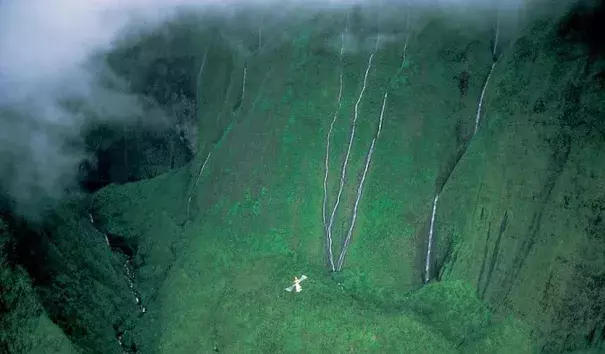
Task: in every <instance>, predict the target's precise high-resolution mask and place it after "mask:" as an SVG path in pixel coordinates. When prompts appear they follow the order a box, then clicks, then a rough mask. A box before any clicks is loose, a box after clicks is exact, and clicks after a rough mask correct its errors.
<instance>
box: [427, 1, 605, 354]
mask: <svg viewBox="0 0 605 354" xmlns="http://www.w3.org/2000/svg"><path fill="white" fill-rule="evenodd" d="M598 11H600V12H602V11H603V9H602V8H601V9H600V10H598ZM595 21H600V22H602V19H600V20H596V18H595V17H594V15H589V14H588V13H586V12H585V11H582V10H579V11H577V12H576V13H573V14H569V15H567V16H566V17H564V18H563V19H562V20H561V21H544V22H541V23H538V24H535V25H533V26H531V27H530V28H529V29H528V30H526V31H525V32H523V33H522V34H521V35H520V37H519V39H517V40H516V41H515V43H514V44H513V45H512V47H511V48H510V49H509V50H508V51H507V52H504V53H503V56H502V58H501V62H499V63H498V64H497V65H498V67H497V69H496V70H495V73H494V77H493V81H492V84H491V85H492V86H491V89H490V93H489V95H488V98H487V99H486V118H485V122H484V124H483V125H482V127H481V131H480V132H479V133H478V134H477V136H476V138H475V139H473V142H472V143H471V145H470V146H469V149H468V151H467V152H466V154H465V155H464V156H463V158H462V159H461V161H460V163H459V164H458V166H457V167H456V170H455V171H454V174H453V175H452V178H451V179H450V181H449V182H448V183H447V184H446V186H445V189H444V192H443V196H442V198H441V199H440V205H439V221H438V223H437V225H438V226H437V234H438V235H443V236H444V237H442V238H441V239H440V241H439V243H440V244H441V249H442V250H446V249H447V247H446V244H447V242H453V244H454V245H455V246H454V247H453V248H452V249H451V250H449V249H448V251H447V252H445V251H444V252H442V255H443V256H445V257H446V258H447V259H446V261H445V267H444V270H443V273H442V276H441V278H442V279H444V280H445V279H464V280H465V281H467V282H469V283H471V284H474V286H475V287H476V288H477V295H478V296H479V297H480V298H482V299H484V300H486V301H487V302H488V303H490V304H491V305H492V306H493V307H494V308H495V309H497V310H498V311H502V312H507V311H511V312H512V313H515V314H516V315H518V317H520V318H523V319H524V320H526V321H527V322H528V323H530V324H531V325H532V327H533V328H535V330H536V333H538V334H539V337H538V342H539V343H540V347H541V349H543V350H544V351H547V352H557V351H561V350H569V349H573V348H578V347H583V346H585V345H589V344H591V343H593V344H594V343H598V344H599V345H602V343H603V340H604V339H605V332H604V328H605V327H604V323H603V310H602V306H601V305H600V304H602V303H603V301H604V300H605V299H604V298H603V296H604V295H605V293H604V292H603V286H604V283H603V268H602V267H603V264H604V262H605V258H604V256H603V252H602V250H603V246H604V242H605V239H603V232H602V220H601V219H602V204H603V182H602V181H603V180H602V178H603V166H602V159H603V151H604V150H603V148H604V147H605V146H604V145H603V143H604V140H603V137H604V135H603V132H604V130H603V119H602V118H603V113H604V112H605V111H604V109H605V105H604V104H603V102H604V98H605V97H604V96H603V92H602V90H603V79H602V76H603V69H604V66H603V57H602V55H601V54H602V50H603V49H602V47H597V46H595V45H596V44H595V43H591V41H590V39H591V36H594V35H595V33H596V32H594V31H596V30H597V29H598V28H601V29H602V25H600V24H598V23H596V22H595ZM580 39H583V40H585V41H579V40H580Z"/></svg>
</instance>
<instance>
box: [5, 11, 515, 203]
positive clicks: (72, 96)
mask: <svg viewBox="0 0 605 354" xmlns="http://www.w3.org/2000/svg"><path fill="white" fill-rule="evenodd" d="M518 1H519V3H520V1H522V0H518ZM392 2H394V1H389V0H385V1H384V2H383V5H384V6H387V5H388V4H389V3H392ZM275 3H278V4H279V7H276V6H274V4H275ZM359 3H361V4H364V3H371V4H372V5H375V4H377V2H373V1H372V2H366V1H359V0H310V1H303V0H299V1H286V2H284V1H281V2H275V1H263V0H254V1H249V0H248V1H243V0H242V1H236V0H230V1H225V0H210V1H197V0H180V1H179V0H89V1H81V0H45V1H44V2H38V1H27V0H0V123H1V124H2V128H1V130H0V153H1V154H2V155H1V156H0V192H2V193H6V194H8V195H9V197H10V198H11V199H12V200H14V201H15V202H16V203H17V205H21V206H22V207H24V208H29V209H32V208H35V206H36V204H38V203H39V202H40V201H41V200H44V199H47V198H50V199H57V198H60V197H61V196H62V195H63V193H64V190H66V189H68V188H70V187H73V186H74V184H75V177H76V175H77V168H78V165H79V163H80V162H81V161H82V160H83V159H85V158H87V156H86V154H85V152H84V150H83V148H82V141H81V132H82V129H84V128H85V127H86V125H87V124H91V123H94V122H95V120H97V119H101V120H111V119H113V120H117V121H125V122H128V121H129V120H132V119H135V118H136V117H138V116H141V115H142V114H143V112H144V108H143V103H142V102H141V98H140V97H137V96H135V95H132V94H129V93H128V85H127V84H126V83H124V82H122V81H121V79H120V78H119V77H117V76H115V75H113V74H112V73H111V71H110V70H109V69H108V68H107V67H106V66H105V65H104V64H103V61H102V60H98V58H99V57H100V56H101V55H102V53H104V52H108V51H110V50H111V49H112V47H113V46H114V43H116V41H117V40H119V39H120V38H122V37H124V36H127V35H132V34H133V33H137V31H147V30H151V29H153V28H154V27H156V26H158V25H159V24H161V23H163V22H165V21H167V20H169V19H171V18H173V17H174V16H176V15H177V14H179V13H181V12H183V11H201V12H205V13H213V14H214V13H216V14H219V16H220V17H221V18H225V19H226V20H228V19H229V18H232V17H233V16H235V14H236V13H238V12H239V11H241V8H242V6H243V4H245V5H246V6H247V7H255V6H258V7H259V9H264V10H265V11H267V10H269V13H270V14H271V15H270V16H272V17H274V19H273V20H274V23H279V22H280V20H279V18H280V17H281V18H282V19H283V18H285V16H289V15H290V14H292V13H295V12H296V11H295V10H300V9H307V10H310V11H311V12H313V11H323V10H325V9H334V8H338V7H342V6H352V5H355V4H359ZM398 3H399V4H401V2H398ZM412 3H414V5H415V6H419V5H420V4H422V6H430V5H443V4H449V5H452V4H461V3H465V4H473V5H476V4H483V5H490V6H493V4H494V1H493V0H432V1H428V0H427V1H420V0H417V1H412ZM499 3H506V4H507V6H508V7H514V6H516V5H511V4H513V3H514V2H511V1H506V2H505V1H500V2H499ZM362 7H363V5H362ZM275 8H279V9H280V10H279V11H277V12H276V11H275V10H274V9H275ZM298 13H299V14H300V11H298ZM276 19H277V20H276ZM270 21H271V20H269V19H267V20H266V22H269V23H270ZM133 28H134V29H135V30H133ZM384 39H385V40H388V38H387V37H385V38H384ZM347 41H348V44H347V45H348V47H347V49H349V50H357V47H365V46H367V43H366V42H367V41H365V42H360V41H359V40H358V39H355V38H352V37H351V38H347ZM94 58H97V60H94ZM74 105H75V106H77V107H78V108H77V109H74ZM156 113H157V112H156ZM157 114H158V115H160V113H157Z"/></svg>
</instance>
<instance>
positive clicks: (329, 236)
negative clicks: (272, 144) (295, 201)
mask: <svg viewBox="0 0 605 354" xmlns="http://www.w3.org/2000/svg"><path fill="white" fill-rule="evenodd" d="M341 39H342V45H341V47H340V62H339V68H340V75H339V77H340V88H339V90H338V99H337V101H336V102H337V108H336V111H335V112H334V117H332V123H331V124H330V130H329V131H328V136H327V138H326V140H327V141H326V161H325V169H326V170H325V175H324V200H323V208H322V217H323V223H324V228H325V232H326V238H327V245H326V248H327V251H328V260H329V262H330V268H331V270H332V271H335V270H336V269H335V267H334V256H333V254H332V227H331V226H332V225H330V227H328V224H327V222H328V221H327V218H328V216H327V203H328V171H329V169H330V163H329V161H330V137H331V136H332V131H333V130H334V124H335V123H336V118H337V117H338V113H339V111H340V107H341V102H342V84H343V82H342V80H343V78H342V55H343V53H344V50H343V48H344V33H343V34H342V36H341Z"/></svg>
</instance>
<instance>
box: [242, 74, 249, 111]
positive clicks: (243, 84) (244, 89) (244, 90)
mask: <svg viewBox="0 0 605 354" xmlns="http://www.w3.org/2000/svg"><path fill="white" fill-rule="evenodd" d="M247 73H248V65H245V66H244V75H243V78H242V103H241V104H242V105H243V104H244V97H245V96H246V74H247Z"/></svg>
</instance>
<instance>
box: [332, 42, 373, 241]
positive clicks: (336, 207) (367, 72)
mask: <svg viewBox="0 0 605 354" xmlns="http://www.w3.org/2000/svg"><path fill="white" fill-rule="evenodd" d="M377 50H378V39H376V46H375V48H374V52H372V54H371V55H370V58H369V59H368V67H367V68H366V72H365V75H364V77H363V86H362V87H361V92H360V93H359V97H358V98H357V102H356V103H355V110H354V112H355V113H354V115H353V124H352V128H351V135H350V137H349V146H348V147H347V154H346V155H345V160H344V162H343V165H342V173H341V175H340V186H339V188H338V194H337V196H336V203H334V209H332V215H331V216H330V223H329V224H328V227H329V228H330V230H331V229H332V225H333V224H334V216H335V215H336V209H338V205H339V204H340V198H341V197H342V191H343V188H344V184H345V178H346V173H347V164H348V163H349V157H350V155H351V147H352V146H353V139H354V138H355V126H356V124H357V117H358V114H359V103H360V102H361V99H362V98H363V93H364V92H365V90H366V85H367V81H368V74H369V73H370V68H371V67H372V60H373V59H374V54H376V51H377Z"/></svg>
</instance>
